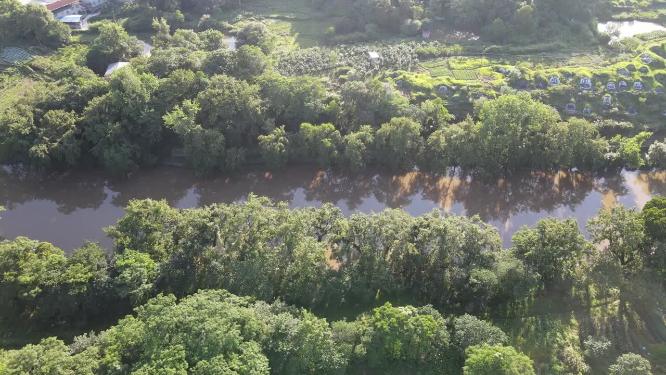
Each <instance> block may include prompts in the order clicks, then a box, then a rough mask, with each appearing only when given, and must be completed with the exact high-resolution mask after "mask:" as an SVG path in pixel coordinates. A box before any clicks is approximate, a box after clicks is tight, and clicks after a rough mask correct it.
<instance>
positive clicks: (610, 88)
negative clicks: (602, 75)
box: [606, 81, 617, 91]
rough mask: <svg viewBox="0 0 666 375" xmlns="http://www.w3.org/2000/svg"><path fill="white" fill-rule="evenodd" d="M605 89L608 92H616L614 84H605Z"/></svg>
mask: <svg viewBox="0 0 666 375" xmlns="http://www.w3.org/2000/svg"><path fill="white" fill-rule="evenodd" d="M606 89H607V90H608V91H615V90H617V85H615V82H613V81H611V82H608V83H607V84H606Z"/></svg>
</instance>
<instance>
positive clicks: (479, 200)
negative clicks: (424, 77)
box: [0, 167, 666, 249]
mask: <svg viewBox="0 0 666 375" xmlns="http://www.w3.org/2000/svg"><path fill="white" fill-rule="evenodd" d="M250 192H253V193H255V194H258V195H264V196H268V197H270V198H271V199H274V200H278V201H287V202H289V203H290V205H291V206H292V207H304V206H319V205H321V204H323V203H324V202H330V203H333V204H335V205H336V206H338V207H339V208H340V209H341V210H342V211H343V213H345V214H346V215H349V214H351V213H354V212H378V211H381V210H383V209H385V208H402V209H405V210H406V211H408V212H409V213H411V214H414V215H420V214H424V213H426V212H429V211H431V210H433V209H435V208H439V209H442V210H443V211H446V212H449V213H453V214H462V215H479V216H480V217H481V218H482V219H483V220H485V221H486V222H489V223H491V224H493V225H495V226H496V227H497V228H498V230H499V231H500V233H501V235H502V237H503V239H504V242H505V244H506V245H508V244H509V243H510V237H511V235H512V234H513V233H514V232H515V231H516V230H517V229H518V228H520V227H521V226H522V225H532V224H534V223H535V222H536V221H537V220H539V219H540V218H543V217H547V216H555V217H575V218H576V219H578V221H579V223H580V224H581V227H582V226H583V225H584V223H585V222H586V221H587V220H588V219H589V218H590V217H592V216H593V215H595V214H596V213H597V212H598V210H599V209H601V208H602V207H609V206H612V205H614V204H618V203H619V204H624V205H627V206H631V207H642V206H643V205H644V204H645V203H646V202H647V201H648V200H649V199H650V197H651V196H652V195H653V194H665V193H666V172H649V173H648V172H626V171H625V172H622V173H617V174H611V175H589V174H584V173H567V172H559V173H526V174H523V175H519V176H513V177H511V178H504V179H499V180H494V181H488V180H482V179H478V178H472V177H468V176H463V177H460V176H456V175H448V176H447V175H444V176H438V175H432V174H424V173H420V172H416V171H413V172H408V173H404V174H400V175H390V174H384V173H370V174H366V175H364V176H358V175H356V176H354V175H345V174H341V173H334V172H327V171H320V170H316V169H312V168H307V167H294V168H289V169H287V170H285V171H281V172H278V173H271V172H266V171H263V170H256V171H251V172H249V173H246V174H242V175H234V176H221V177H216V178H211V179H202V178H197V177H196V176H194V175H193V174H192V173H191V172H189V171H187V170H183V169H178V168H158V169H154V170H148V171H143V172H141V173H139V174H137V175H136V176H133V177H131V178H129V179H124V180H113V179H109V178H107V177H105V176H104V175H102V174H97V173H92V172H85V173H83V172H79V173H68V174H65V175H59V176H34V175H27V174H22V173H21V172H13V171H9V170H4V171H2V172H0V204H1V205H4V206H5V207H6V208H7V211H5V212H4V213H3V214H2V217H3V218H2V220H0V235H2V236H5V237H8V238H13V237H16V236H19V235H24V236H28V237H32V238H35V239H39V240H45V241H50V242H53V243H55V244H57V245H58V246H61V247H63V248H65V249H72V248H75V247H78V246H80V245H81V244H82V243H83V241H85V240H92V241H99V242H102V243H103V244H104V245H106V246H108V245H109V241H108V239H107V238H106V237H105V235H104V232H103V231H102V228H103V227H105V226H108V225H111V224H113V223H114V222H115V221H116V220H117V219H118V218H119V217H120V216H122V214H123V207H125V206H126V205H127V203H128V202H129V200H131V199H142V198H154V199H166V200H167V201H168V202H169V204H171V205H172V206H175V207H180V208H188V207H197V206H202V205H208V204H212V203H217V202H226V203H228V202H236V201H242V200H244V199H246V198H247V196H248V194H249V193H250Z"/></svg>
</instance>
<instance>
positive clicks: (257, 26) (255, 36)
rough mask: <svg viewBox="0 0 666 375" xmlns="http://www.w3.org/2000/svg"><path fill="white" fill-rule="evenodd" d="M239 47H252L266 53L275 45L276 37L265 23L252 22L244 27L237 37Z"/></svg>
mask: <svg viewBox="0 0 666 375" xmlns="http://www.w3.org/2000/svg"><path fill="white" fill-rule="evenodd" d="M236 38H237V43H238V45H239V46H243V45H252V46H257V47H260V48H261V50H262V51H264V52H265V53H268V52H270V51H271V50H272V49H273V47H274V45H275V37H274V36H273V34H272V32H271V31H270V29H269V28H268V26H266V25H265V24H264V23H263V22H258V21H252V22H248V23H247V24H246V25H244V26H243V27H242V28H241V29H240V30H239V31H238V34H237V35H236Z"/></svg>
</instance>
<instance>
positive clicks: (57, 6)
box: [46, 0, 79, 12]
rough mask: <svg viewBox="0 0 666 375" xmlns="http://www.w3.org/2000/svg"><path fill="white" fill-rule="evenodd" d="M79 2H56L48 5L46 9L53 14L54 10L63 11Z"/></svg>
mask: <svg viewBox="0 0 666 375" xmlns="http://www.w3.org/2000/svg"><path fill="white" fill-rule="evenodd" d="M78 2H79V0H56V1H54V2H52V3H50V4H46V9H48V10H50V11H51V12H53V11H54V10H58V9H62V8H64V7H66V6H70V5H72V4H76V3H78Z"/></svg>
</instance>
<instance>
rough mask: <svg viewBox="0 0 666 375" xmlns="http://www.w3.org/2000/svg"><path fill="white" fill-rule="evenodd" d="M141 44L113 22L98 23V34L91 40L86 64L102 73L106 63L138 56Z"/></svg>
mask: <svg viewBox="0 0 666 375" xmlns="http://www.w3.org/2000/svg"><path fill="white" fill-rule="evenodd" d="M141 49H142V47H141V45H140V44H139V40H138V39H137V38H136V37H133V36H130V35H129V34H128V33H127V31H125V29H124V28H123V27H122V26H121V25H119V24H117V23H113V22H105V23H102V24H101V25H99V35H98V36H97V38H95V40H93V42H92V44H91V46H90V50H89V52H88V56H87V60H88V66H89V67H90V68H91V69H92V70H94V71H95V72H98V73H104V70H105V69H106V67H107V65H109V64H111V63H115V62H118V61H128V60H129V59H130V58H132V57H135V56H138V55H139V53H140V52H141Z"/></svg>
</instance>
